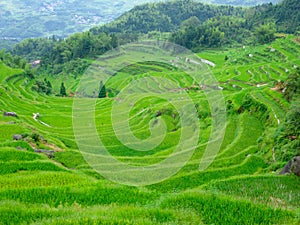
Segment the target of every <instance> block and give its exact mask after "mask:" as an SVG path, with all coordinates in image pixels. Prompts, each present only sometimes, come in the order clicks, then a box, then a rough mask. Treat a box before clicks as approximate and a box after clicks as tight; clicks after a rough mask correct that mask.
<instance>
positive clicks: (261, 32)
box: [255, 23, 275, 44]
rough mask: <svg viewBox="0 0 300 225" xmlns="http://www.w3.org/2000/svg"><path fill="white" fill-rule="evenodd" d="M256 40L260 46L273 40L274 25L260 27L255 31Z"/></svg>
mask: <svg viewBox="0 0 300 225" xmlns="http://www.w3.org/2000/svg"><path fill="white" fill-rule="evenodd" d="M255 35H256V39H257V41H258V42H259V43H260V44H267V43H270V42H272V41H274V40H275V24H273V23H268V24H266V25H260V26H259V27H258V28H257V29H256V30H255Z"/></svg>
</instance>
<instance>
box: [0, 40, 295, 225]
mask: <svg viewBox="0 0 300 225" xmlns="http://www.w3.org/2000/svg"><path fill="white" fill-rule="evenodd" d="M294 38H295V37H294V36H288V37H287V38H285V39H277V40H276V41H274V42H273V43H271V44H269V45H262V46H255V47H250V46H245V47H244V48H243V47H237V48H234V49H224V50H206V51H203V52H200V53H198V55H199V56H200V57H201V58H204V59H207V60H210V61H212V62H214V63H215V64H216V67H214V68H211V71H212V73H213V74H214V75H215V76H216V78H217V80H218V82H219V84H218V85H219V86H220V87H222V88H223V90H222V92H223V95H224V97H225V99H226V102H227V103H228V102H229V100H230V101H231V102H232V106H231V108H229V106H228V112H227V121H226V130H225V137H224V140H223V143H222V145H221V149H220V151H219V154H218V155H217V156H216V159H215V160H214V161H213V163H212V164H211V165H210V166H209V167H208V169H207V170H205V171H199V165H200V162H201V158H202V156H203V154H204V151H205V149H206V147H207V144H208V141H209V137H210V134H211V127H212V119H211V114H210V107H209V103H208V101H207V100H206V97H205V93H204V92H203V91H202V90H200V89H199V88H195V87H193V82H192V81H191V79H190V78H188V77H187V76H186V74H184V73H182V72H181V71H179V70H176V68H174V67H172V66H166V65H164V64H159V63H155V62H147V63H139V64H134V65H131V66H128V67H125V68H124V69H123V70H121V71H119V72H118V73H117V74H115V76H113V77H112V78H111V79H110V80H109V81H108V82H107V83H106V88H110V89H112V90H113V92H112V96H110V98H106V99H98V100H97V103H96V113H95V120H96V124H97V127H96V129H97V131H98V135H99V137H101V140H102V141H103V143H104V144H105V146H106V147H107V149H108V151H109V152H110V153H111V154H112V155H113V156H114V157H116V158H117V159H118V160H120V161H122V162H126V163H130V164H132V165H137V166H141V165H152V164H155V163H158V162H161V161H162V160H164V159H165V158H167V157H168V156H169V155H170V154H171V153H172V152H173V151H174V149H175V147H174V145H176V144H177V142H178V141H177V139H178V137H179V135H180V132H181V130H182V127H181V124H180V123H179V122H178V120H177V119H176V116H174V113H176V112H175V109H174V107H173V106H172V105H171V104H169V103H168V102H166V101H165V100H162V99H159V98H154V97H149V98H147V99H144V100H143V101H138V102H135V103H134V104H133V107H132V110H131V111H130V114H129V117H128V123H129V124H130V126H131V130H132V132H133V134H135V135H136V136H137V137H139V138H147V137H148V136H149V135H150V129H149V126H150V127H151V126H152V125H153V123H151V122H150V123H149V121H151V120H153V119H154V120H155V119H158V118H161V119H163V120H164V121H165V124H166V127H167V133H166V137H165V139H164V140H163V142H162V144H161V145H159V146H157V147H156V148H155V149H153V150H151V151H148V152H138V151H132V150H131V149H129V148H128V147H126V146H124V145H123V144H122V143H121V142H120V140H118V138H117V137H116V135H115V132H114V128H113V125H112V119H111V116H110V112H111V110H112V104H113V103H114V101H115V98H116V96H115V95H117V93H118V91H120V89H122V88H123V87H125V86H126V85H127V84H129V83H130V82H131V81H132V80H137V79H139V78H143V77H147V76H151V77H152V79H151V84H152V86H151V88H154V89H155V87H158V86H159V85H161V84H160V83H159V80H158V78H159V77H164V78H168V79H170V80H172V81H173V82H175V83H176V84H178V85H179V86H180V87H181V88H182V89H183V90H187V93H188V95H189V97H190V98H191V99H192V100H193V102H194V103H195V105H196V106H197V112H198V117H199V127H200V130H201V132H200V135H199V141H198V144H197V146H196V149H195V152H194V154H193V156H192V157H191V159H190V160H189V161H188V162H187V163H186V164H185V166H184V167H183V168H182V169H181V170H180V171H179V172H178V173H177V174H175V175H174V176H172V177H171V178H170V179H168V180H165V181H163V182H160V183H158V184H153V185H150V186H145V187H129V186H123V185H120V184H117V183H113V182H111V181H108V180H106V179H104V178H103V177H102V176H101V175H100V174H98V173H97V172H96V171H94V170H93V169H92V168H91V167H90V166H89V165H88V164H87V162H86V161H85V160H84V158H83V156H82V155H81V152H80V151H79V150H78V147H77V144H76V141H75V137H74V132H73V129H72V104H73V99H72V98H71V97H57V96H54V95H50V96H48V95H44V94H38V93H37V92H35V91H33V90H32V89H31V87H32V85H33V84H34V80H30V79H29V78H28V77H26V76H24V75H21V74H22V73H21V72H22V71H20V70H15V69H11V68H9V67H7V66H5V65H4V64H3V63H1V62H0V82H1V84H0V112H1V115H0V224H149V225H150V224H172V225H173V224H180V225H181V224H195V225H199V224H222V225H223V224H299V222H300V208H299V202H300V189H299V187H300V179H299V178H297V177H295V176H279V175H278V170H276V169H279V168H275V169H274V167H272V164H271V163H270V161H271V160H272V159H271V155H272V149H264V151H261V150H260V147H259V143H260V140H261V137H263V136H264V135H266V133H267V132H268V131H269V130H268V129H270V128H271V129H275V128H277V127H278V120H279V121H280V122H283V121H284V118H285V114H286V111H287V110H288V108H289V104H290V103H289V102H287V101H286V100H285V99H284V97H283V94H282V93H279V92H276V91H274V90H271V88H273V87H275V86H276V85H277V82H278V80H285V79H286V78H287V76H288V74H289V73H291V72H293V71H294V70H295V69H294V66H295V65H297V66H299V67H300V57H299V56H300V54H299V53H300V47H299V45H298V44H297V43H296V42H294V41H293V39H294ZM270 47H272V48H274V49H275V51H273V50H272V51H271V48H270ZM250 54H252V55H253V57H250V56H249V55H250ZM226 56H227V57H226ZM225 57H226V58H227V60H225ZM287 70H289V72H288V71H287ZM39 79H44V77H40V78H39ZM47 79H49V80H50V82H51V83H52V84H53V88H54V89H55V90H59V85H60V83H61V81H63V78H60V77H55V76H53V77H47ZM79 79H80V78H76V79H75V78H72V77H68V78H67V79H66V80H64V82H65V86H66V87H67V92H68V93H69V92H71V91H74V87H76V84H78V83H79ZM147 85H149V84H147V83H144V84H142V85H140V86H139V88H140V90H142V91H143V90H147V89H148V88H149V86H147ZM245 99H248V101H252V102H255V104H257V105H258V106H259V107H258V108H259V109H264V111H263V112H261V111H259V110H258V109H257V108H251V109H249V110H244V111H240V112H239V113H238V111H239V109H240V107H241V105H243V104H245ZM149 106H152V107H149ZM4 111H9V112H16V113H17V115H18V117H4V116H3V115H2V113H3V112H4ZM158 112H160V113H158ZM33 113H39V114H40V117H39V118H38V120H34V119H33ZM45 124H47V125H49V126H46V125H45ZM83 129H85V128H83ZM83 132H84V130H83ZM14 134H23V135H24V138H23V139H22V140H19V141H13V139H12V138H13V135H14ZM85 137H86V138H87V139H88V138H89V134H86V136H85ZM34 149H46V150H52V151H55V153H54V156H55V157H54V158H53V157H47V155H46V154H38V153H35V152H34Z"/></svg>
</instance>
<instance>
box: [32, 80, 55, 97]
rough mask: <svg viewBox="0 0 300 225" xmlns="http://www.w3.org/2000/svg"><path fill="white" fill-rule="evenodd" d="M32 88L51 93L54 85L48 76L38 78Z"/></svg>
mask: <svg viewBox="0 0 300 225" xmlns="http://www.w3.org/2000/svg"><path fill="white" fill-rule="evenodd" d="M32 90H33V91H36V92H39V93H45V94H47V95H50V94H51V93H52V85H51V82H50V81H49V80H47V79H46V78H45V79H44V80H36V81H35V84H34V85H33V86H32Z"/></svg>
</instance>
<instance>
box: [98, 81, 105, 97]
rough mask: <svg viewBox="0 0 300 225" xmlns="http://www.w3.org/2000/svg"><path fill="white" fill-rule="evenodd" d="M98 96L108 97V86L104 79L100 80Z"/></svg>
mask: <svg viewBox="0 0 300 225" xmlns="http://www.w3.org/2000/svg"><path fill="white" fill-rule="evenodd" d="M98 98H106V88H105V85H104V84H103V82H102V81H100V89H99V94H98Z"/></svg>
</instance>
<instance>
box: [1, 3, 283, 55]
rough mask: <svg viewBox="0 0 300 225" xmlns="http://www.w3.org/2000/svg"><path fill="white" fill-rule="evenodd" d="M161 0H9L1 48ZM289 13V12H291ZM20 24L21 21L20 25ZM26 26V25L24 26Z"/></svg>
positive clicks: (74, 29)
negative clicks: (41, 0) (84, 0)
mask: <svg viewBox="0 0 300 225" xmlns="http://www.w3.org/2000/svg"><path fill="white" fill-rule="evenodd" d="M158 1H159V0H151V1H150V0H139V1H121V0H115V1H113V2H111V1H108V0H90V1H88V2H83V1H81V0H59V1H54V2H53V1H50V0H46V1H43V2H40V1H36V0H30V1H26V2H24V1H20V0H9V1H2V2H1V4H0V8H1V13H0V40H1V42H0V49H2V48H7V49H10V48H12V46H13V45H14V44H16V43H18V42H19V41H21V40H23V39H24V38H31V37H49V36H52V35H55V36H59V37H66V36H68V35H70V34H72V33H76V32H82V31H84V30H86V29H88V28H90V27H91V26H94V25H99V24H103V23H107V22H110V21H112V20H113V19H115V18H117V17H118V16H120V15H121V14H122V13H124V12H126V11H127V10H130V9H131V8H132V7H134V6H135V5H138V4H142V3H147V2H158ZM199 1H200V2H203V3H216V4H231V5H240V6H245V5H246V6H253V5H257V4H262V3H268V2H273V3H276V2H278V0H247V1H242V0H210V1H207V0H199ZM287 15H288V14H287ZM16 24H17V25H16ZM24 28H25V29H24Z"/></svg>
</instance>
